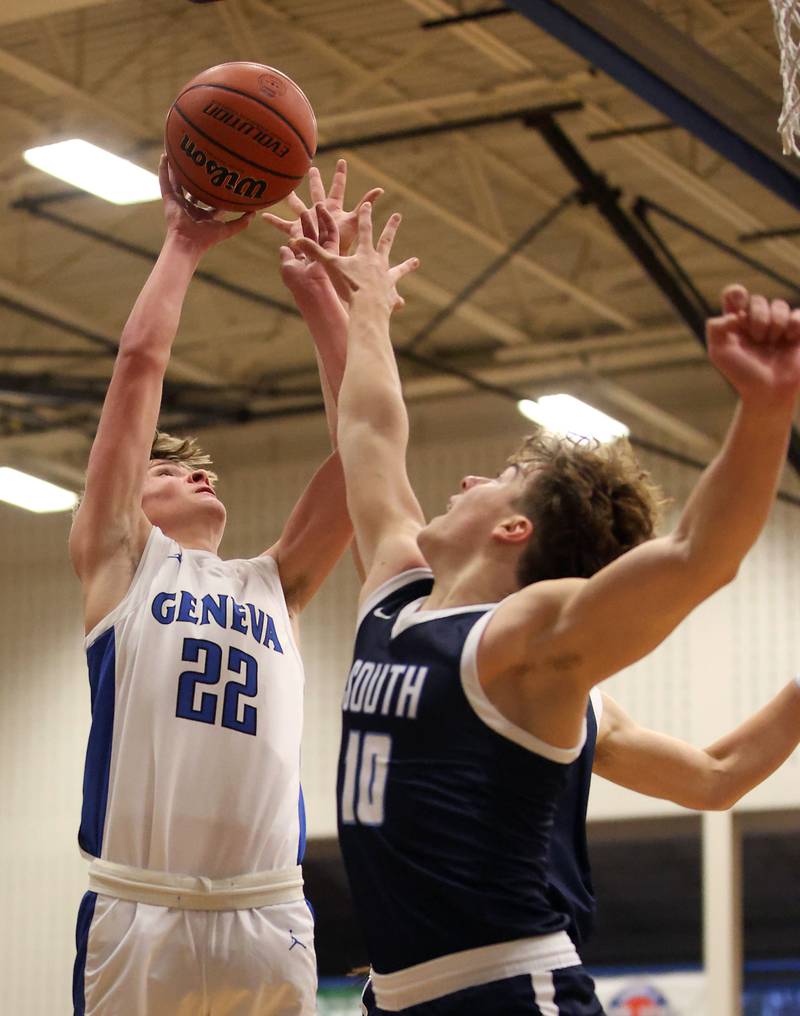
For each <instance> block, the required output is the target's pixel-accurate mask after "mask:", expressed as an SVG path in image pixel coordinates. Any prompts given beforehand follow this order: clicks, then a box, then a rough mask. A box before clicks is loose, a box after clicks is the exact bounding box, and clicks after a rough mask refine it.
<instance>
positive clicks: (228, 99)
mask: <svg viewBox="0 0 800 1016" xmlns="http://www.w3.org/2000/svg"><path fill="white" fill-rule="evenodd" d="M164 144H165V148H166V152H167V158H168V159H169V164H170V166H171V167H172V171H173V173H174V175H175V179H176V182H177V183H179V184H180V185H181V186H182V187H184V188H185V189H186V190H187V191H189V193H190V194H191V195H192V197H194V198H196V199H197V200H198V201H202V202H203V203H204V204H207V205H211V206H213V207H214V208H221V209H224V210H225V211H232V212H235V211H240V212H246V211H250V210H252V209H255V208H267V207H268V206H269V205H274V204H275V203H276V202H277V201H280V200H281V198H285V197H286V195H287V194H290V193H291V192H292V191H293V190H294V189H295V187H297V185H298V184H299V183H300V181H301V180H302V179H303V177H304V176H305V175H306V173H307V172H308V168H309V166H310V165H311V160H312V159H313V157H314V152H315V151H316V148H317V121H316V120H315V118H314V110H313V109H312V108H311V103H310V102H309V101H308V99H307V98H306V97H305V95H304V94H303V92H302V91H301V90H300V89H299V88H298V87H297V85H296V84H295V83H294V81H292V79H291V78H288V77H287V76H286V75H285V74H282V73H281V72H280V71H277V70H275V68H274V67H266V66H265V65H264V64H257V63H246V62H244V61H242V62H235V63H224V64H218V65H217V66H216V67H209V69H208V70H207V71H203V72H202V74H198V75H197V77H195V78H192V80H191V81H190V82H189V83H188V84H187V85H184V87H183V88H182V89H181V91H180V94H179V95H178V98H177V99H176V100H175V102H173V104H172V106H171V107H170V111H169V113H168V114H167V124H166V128H165V131H164Z"/></svg>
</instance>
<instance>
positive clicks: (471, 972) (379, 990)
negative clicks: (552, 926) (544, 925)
mask: <svg viewBox="0 0 800 1016" xmlns="http://www.w3.org/2000/svg"><path fill="white" fill-rule="evenodd" d="M580 962H581V961H580V957H579V956H578V953H577V952H576V951H575V946H574V945H573V944H572V940H571V939H570V937H569V935H567V933H566V932H565V931H558V932H556V933H555V934H552V935H537V936H536V937H535V938H521V939H517V940H515V941H513V942H498V943H497V944H496V945H487V946H483V947H482V948H480V949H466V950H464V952H458V953H450V954H449V955H447V956H440V957H438V958H437V959H435V960H428V961H427V962H426V963H417V964H416V965H415V966H413V967H406V968H405V969H403V970H396V971H395V972H394V973H392V974H376V973H375V972H374V971H373V972H372V975H371V976H372V987H373V990H374V992H375V1000H376V1002H377V1003H378V1007H379V1008H380V1009H386V1010H387V1012H400V1011H401V1010H402V1009H407V1008H408V1007H409V1006H412V1005H421V1004H422V1003H423V1002H430V1001H432V1000H433V999H435V998H441V996H442V995H450V994H452V993H453V992H455V991H461V990H462V989H464V988H474V987H475V986H476V985H479V984H486V983H488V982H489V981H501V980H503V979H504V978H507V977H517V976H518V975H519V974H543V973H546V972H547V971H550V970H562V969H563V968H564V967H577V966H579V965H580Z"/></svg>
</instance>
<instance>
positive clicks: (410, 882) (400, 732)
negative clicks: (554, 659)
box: [337, 569, 582, 973]
mask: <svg viewBox="0 0 800 1016" xmlns="http://www.w3.org/2000/svg"><path fill="white" fill-rule="evenodd" d="M432 585H433V581H432V576H431V573H430V572H429V571H428V570H427V569H415V570H413V571H410V572H406V573H404V574H403V575H399V576H397V577H396V578H394V579H392V580H391V581H390V582H388V583H386V584H384V585H383V586H382V587H381V588H380V589H379V590H377V591H376V593H375V594H373V596H372V597H371V598H370V599H369V600H368V601H367V602H366V603H365V604H364V606H363V607H362V610H361V614H360V618H359V625H358V631H357V635H356V644H355V652H354V661H353V665H352V668H351V670H350V674H349V677H348V680H347V684H346V687H345V692H344V699H343V702H342V710H343V729H342V745H341V752H340V756H339V771H338V782H337V797H338V821H339V838H340V843H341V848H342V854H343V857H344V863H345V867H346V869H347V873H348V878H349V880H350V885H351V888H352V892H353V898H354V902H355V907H356V910H357V912H358V915H359V919H360V922H361V926H362V928H363V930H364V932H365V936H366V940H367V947H368V951H369V956H370V960H371V962H372V966H373V969H374V970H375V971H376V972H378V973H392V972H394V971H396V970H400V969H404V968H406V967H409V966H413V965H415V964H418V963H423V962H425V961H427V960H431V959H435V958H437V957H440V956H444V955H447V954H449V953H454V952H460V951H462V950H467V949H475V948H480V947H482V946H487V945H494V944H496V943H500V942H509V941H512V940H515V939H521V938H528V937H531V936H536V935H546V934H550V933H551V932H555V931H560V930H562V929H564V928H566V926H567V923H568V919H567V916H566V915H564V914H562V913H559V912H558V911H557V910H556V909H554V907H553V905H552V903H551V901H550V899H549V897H548V882H549V850H550V835H551V831H552V827H553V820H554V816H555V813H556V808H557V804H558V799H559V795H560V793H561V791H562V789H563V787H564V784H565V781H566V779H567V776H568V770H569V764H570V763H571V762H573V761H574V760H575V759H576V758H577V757H578V756H579V754H580V751H581V748H582V744H581V745H578V746H577V747H576V748H574V749H563V748H557V747H553V746H551V745H548V744H546V743H544V742H543V741H541V740H539V739H538V738H536V737H534V736H533V735H532V734H530V733H528V732H527V731H525V730H522V729H520V728H519V727H516V726H515V725H514V724H512V723H510V722H509V721H508V720H507V719H506V718H505V717H503V716H502V715H501V714H500V713H499V712H498V710H496V709H495V708H494V706H493V705H492V704H491V703H490V701H489V700H488V698H487V697H486V695H485V693H484V692H483V689H482V688H481V685H480V682H479V680H478V675H477V667H476V662H475V660H476V650H477V646H478V642H479V640H480V636H481V634H482V632H483V630H484V629H485V626H486V624H487V623H488V621H489V620H490V618H491V615H492V612H493V610H494V607H495V606H496V605H495V604H481V605H475V606H468V607H458V608H454V609H450V610H421V609H420V607H421V604H422V603H423V602H424V599H425V597H426V596H427V595H428V594H429V593H430V591H431V588H432Z"/></svg>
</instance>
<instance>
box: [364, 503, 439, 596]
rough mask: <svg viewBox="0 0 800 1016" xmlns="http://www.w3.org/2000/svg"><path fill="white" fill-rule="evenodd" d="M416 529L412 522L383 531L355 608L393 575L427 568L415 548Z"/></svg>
mask: <svg viewBox="0 0 800 1016" xmlns="http://www.w3.org/2000/svg"><path fill="white" fill-rule="evenodd" d="M419 530H420V525H419V523H418V522H416V521H415V520H411V519H408V520H405V522H403V521H400V522H398V524H397V526H396V527H395V528H394V529H393V530H391V531H387V532H386V533H385V534H384V536H383V538H382V539H381V540H380V541H379V542H378V544H377V545H376V546H375V548H374V549H373V552H372V558H371V566H370V569H369V571H368V572H367V576H366V578H365V579H364V584H363V586H362V587H361V592H360V594H359V598H358V602H359V606H360V605H361V604H362V603H364V601H365V600H367V599H368V598H369V597H370V596H371V595H372V594H373V593H374V592H375V590H376V589H378V588H379V586H382V585H383V583H384V582H388V581H389V579H392V578H394V577H395V575H401V574H402V573H403V572H407V571H411V569H412V568H427V567H428V562H427V561H426V560H425V558H424V557H423V555H422V551H421V550H420V549H419V547H418V546H417V534H418V533H419Z"/></svg>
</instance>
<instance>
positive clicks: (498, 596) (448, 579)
mask: <svg viewBox="0 0 800 1016" xmlns="http://www.w3.org/2000/svg"><path fill="white" fill-rule="evenodd" d="M431 568H432V569H433V577H434V585H433V589H432V590H431V593H430V596H429V597H428V599H427V600H426V601H425V604H424V606H423V609H424V610H447V609H448V608H450V607H466V606H468V605H469V604H472V603H498V602H499V601H500V600H503V599H505V597H506V596H509V595H510V594H511V593H515V592H516V591H517V589H518V588H519V586H518V584H517V580H516V575H515V569H514V567H513V565H511V564H506V563H503V564H499V563H498V562H496V561H487V560H486V559H485V558H484V557H475V558H471V559H470V560H469V561H468V562H466V563H462V564H461V565H460V566H458V567H455V566H452V565H451V566H450V567H448V565H447V564H446V563H445V562H440V563H439V564H438V566H437V564H436V563H432V564H431Z"/></svg>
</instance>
